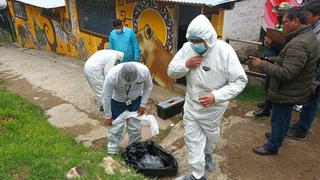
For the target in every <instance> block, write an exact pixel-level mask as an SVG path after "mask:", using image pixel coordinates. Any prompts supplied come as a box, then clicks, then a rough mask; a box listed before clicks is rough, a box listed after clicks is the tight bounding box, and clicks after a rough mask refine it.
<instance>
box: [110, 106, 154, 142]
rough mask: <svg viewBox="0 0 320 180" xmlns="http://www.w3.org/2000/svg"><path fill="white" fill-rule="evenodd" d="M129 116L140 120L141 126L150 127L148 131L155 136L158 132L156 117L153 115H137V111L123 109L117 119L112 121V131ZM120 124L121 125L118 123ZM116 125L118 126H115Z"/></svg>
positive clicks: (116, 129)
mask: <svg viewBox="0 0 320 180" xmlns="http://www.w3.org/2000/svg"><path fill="white" fill-rule="evenodd" d="M129 118H134V119H137V120H140V122H141V126H149V127H150V132H151V135H152V136H156V135H158V134H159V126H158V123H157V120H156V118H155V117H154V116H153V115H141V116H140V115H139V113H138V112H136V111H135V112H129V111H127V110H126V111H124V112H123V113H122V114H120V115H119V116H118V118H117V119H115V120H114V121H112V125H113V126H114V129H113V130H114V132H116V131H118V130H119V129H120V127H121V125H123V124H124V123H125V122H126V121H125V120H126V119H129ZM120 124H121V125H120ZM117 127H118V128H117Z"/></svg>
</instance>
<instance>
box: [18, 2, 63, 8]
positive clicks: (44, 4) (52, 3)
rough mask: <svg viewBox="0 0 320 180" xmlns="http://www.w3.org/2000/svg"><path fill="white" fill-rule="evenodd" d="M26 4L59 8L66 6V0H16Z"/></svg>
mask: <svg viewBox="0 0 320 180" xmlns="http://www.w3.org/2000/svg"><path fill="white" fill-rule="evenodd" d="M16 1H19V2H22V3H25V4H29V5H33V6H37V7H41V8H46V9H50V8H57V7H63V6H65V0H16Z"/></svg>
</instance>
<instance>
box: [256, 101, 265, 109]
mask: <svg viewBox="0 0 320 180" xmlns="http://www.w3.org/2000/svg"><path fill="white" fill-rule="evenodd" d="M265 105H266V104H265V102H259V103H257V107H258V108H260V109H264V107H265Z"/></svg>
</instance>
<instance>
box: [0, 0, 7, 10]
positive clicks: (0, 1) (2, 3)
mask: <svg viewBox="0 0 320 180" xmlns="http://www.w3.org/2000/svg"><path fill="white" fill-rule="evenodd" d="M6 7H7V2H6V0H0V9H5V8H6Z"/></svg>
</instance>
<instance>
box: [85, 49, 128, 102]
mask: <svg viewBox="0 0 320 180" xmlns="http://www.w3.org/2000/svg"><path fill="white" fill-rule="evenodd" d="M123 56H124V55H123V53H122V52H120V51H115V50H100V51H97V52H95V53H94V54H93V55H92V56H91V57H90V58H89V59H88V60H87V61H86V63H85V65H84V72H85V76H86V78H87V80H88V83H89V85H90V87H91V89H92V90H93V91H94V93H95V94H96V96H97V98H98V100H99V103H100V105H102V104H103V100H102V94H101V93H102V88H103V82H104V78H105V77H106V75H107V73H108V71H109V70H110V69H111V68H112V67H113V66H114V65H115V64H116V62H117V61H120V62H121V61H122V59H123Z"/></svg>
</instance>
